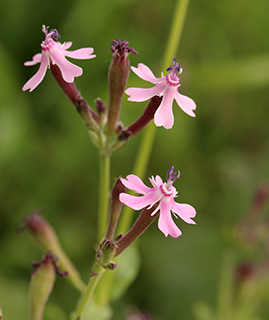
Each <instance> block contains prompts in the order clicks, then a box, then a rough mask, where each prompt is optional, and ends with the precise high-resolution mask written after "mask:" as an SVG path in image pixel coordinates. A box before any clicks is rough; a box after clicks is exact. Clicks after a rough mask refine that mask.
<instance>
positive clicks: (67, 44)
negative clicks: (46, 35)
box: [61, 41, 73, 50]
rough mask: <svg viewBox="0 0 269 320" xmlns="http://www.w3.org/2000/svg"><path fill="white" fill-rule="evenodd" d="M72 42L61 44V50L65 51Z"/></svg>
mask: <svg viewBox="0 0 269 320" xmlns="http://www.w3.org/2000/svg"><path fill="white" fill-rule="evenodd" d="M72 44H73V42H72V41H67V42H64V43H62V44H61V46H62V48H63V49H65V50H67V49H69V48H70V47H71V46H72Z"/></svg>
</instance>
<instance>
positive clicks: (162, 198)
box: [119, 166, 196, 238]
mask: <svg viewBox="0 0 269 320" xmlns="http://www.w3.org/2000/svg"><path fill="white" fill-rule="evenodd" d="M179 176H180V173H179V171H178V173H177V172H175V173H174V166H172V168H171V169H170V170H169V171H168V172H167V182H163V180H162V179H161V177H160V176H158V175H157V176H156V177H155V178H154V177H153V176H152V177H151V178H149V181H150V182H151V184H152V186H153V188H149V187H147V186H146V185H145V184H144V183H143V182H142V180H141V179H140V178H139V177H137V176H135V175H133V174H130V175H128V176H127V179H123V178H121V182H122V183H123V184H124V185H125V187H126V188H128V189H130V190H133V191H135V192H137V193H140V194H142V195H143V196H142V197H138V196H132V195H130V194H127V193H121V194H120V196H119V199H120V201H121V202H122V203H124V204H125V205H126V206H128V207H130V208H132V209H134V210H140V209H142V208H147V209H150V208H152V206H153V205H154V204H156V203H158V206H157V208H156V209H155V210H154V211H153V212H152V214H151V215H154V214H156V213H157V212H158V211H160V217H159V221H158V228H159V229H160V230H161V231H162V232H163V233H164V235H165V236H166V237H167V236H168V235H169V234H170V236H171V237H173V238H177V237H179V236H180V235H181V234H182V232H181V231H180V230H179V229H178V227H177V226H176V224H175V223H174V221H173V219H172V215H171V212H172V214H173V215H174V216H175V217H176V218H178V217H180V218H181V219H182V220H184V221H185V222H187V223H190V224H195V222H194V221H193V220H192V219H191V218H193V217H195V215H196V211H195V209H194V208H193V207H192V206H190V205H189V204H183V203H177V202H175V201H174V198H175V197H177V190H176V188H175V187H174V186H173V183H174V182H175V180H176V179H177V178H179Z"/></svg>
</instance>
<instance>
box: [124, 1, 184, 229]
mask: <svg viewBox="0 0 269 320" xmlns="http://www.w3.org/2000/svg"><path fill="white" fill-rule="evenodd" d="M188 4H189V0H178V1H177V4H176V8H175V11H174V18H173V22H172V26H171V30H170V34H169V38H168V43H167V46H166V52H165V55H164V58H163V67H162V70H165V69H166V68H167V67H168V66H169V65H170V64H171V62H172V59H173V58H174V57H175V56H176V54H177V51H178V47H179V42H180V39H181V35H182V31H183V26H184V21H185V18H186V13H187V9H188ZM155 133H156V127H155V125H154V124H153V123H150V124H149V125H148V126H147V128H146V129H145V132H144V136H143V138H142V142H141V145H140V149H139V151H138V155H137V157H136V161H135V165H134V169H133V173H134V174H135V175H137V176H139V177H140V178H143V177H144V175H145V172H146V168H147V165H148V162H149V157H150V154H151V150H152V147H153V142H154V138H155ZM131 211H132V209H130V208H129V207H127V206H125V207H124V209H123V213H122V218H121V221H120V223H119V228H118V232H119V233H121V232H122V233H125V232H127V230H128V229H129V227H130V224H131V221H132V215H131V214H130V212H131Z"/></svg>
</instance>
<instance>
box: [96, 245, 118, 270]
mask: <svg viewBox="0 0 269 320" xmlns="http://www.w3.org/2000/svg"><path fill="white" fill-rule="evenodd" d="M116 248H117V245H116V244H115V243H114V242H113V241H112V240H109V239H105V240H103V241H102V243H101V244H100V246H99V248H98V249H97V256H98V257H99V259H98V262H99V264H100V265H101V266H102V267H103V268H105V269H109V264H111V263H112V261H111V260H112V258H113V256H114V254H115V252H116Z"/></svg>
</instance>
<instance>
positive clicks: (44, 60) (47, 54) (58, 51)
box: [22, 25, 96, 92]
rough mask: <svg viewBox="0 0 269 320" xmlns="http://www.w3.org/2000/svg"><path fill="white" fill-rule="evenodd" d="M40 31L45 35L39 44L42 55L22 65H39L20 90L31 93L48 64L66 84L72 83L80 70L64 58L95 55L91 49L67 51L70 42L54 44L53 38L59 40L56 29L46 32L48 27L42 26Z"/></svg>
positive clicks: (38, 54)
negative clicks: (53, 66) (55, 66)
mask: <svg viewBox="0 0 269 320" xmlns="http://www.w3.org/2000/svg"><path fill="white" fill-rule="evenodd" d="M42 31H43V32H44V33H45V36H46V38H45V40H44V41H42V43H41V48H42V53H37V54H36V55H34V56H33V60H32V61H27V62H25V63H24V65H25V66H32V65H34V64H37V63H40V67H39V69H38V71H37V73H36V74H35V75H34V76H33V77H32V78H31V79H30V80H28V81H27V82H26V83H25V85H24V86H23V88H22V90H23V91H25V90H28V89H29V91H30V92H31V91H33V90H34V89H35V88H36V87H37V86H38V85H39V83H40V82H41V81H42V80H43V78H44V77H45V74H46V71H47V68H49V67H50V64H56V65H57V66H58V67H59V68H60V70H61V73H62V76H63V79H64V80H65V81H66V82H69V83H71V82H74V77H79V76H81V75H82V72H83V71H82V68H80V67H78V66H76V65H74V64H73V63H71V62H69V61H68V60H66V58H65V57H70V58H74V59H92V58H95V57H96V55H94V54H92V53H93V48H82V49H78V50H75V51H67V49H69V48H70V47H71V45H72V42H70V41H69V42H64V43H63V44H62V43H60V42H56V41H54V40H53V38H60V35H59V33H58V32H57V30H56V29H53V30H51V31H50V32H48V27H45V26H44V25H43V26H42Z"/></svg>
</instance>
